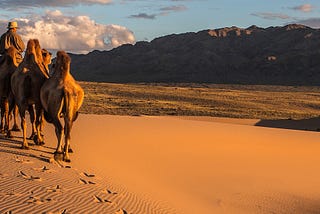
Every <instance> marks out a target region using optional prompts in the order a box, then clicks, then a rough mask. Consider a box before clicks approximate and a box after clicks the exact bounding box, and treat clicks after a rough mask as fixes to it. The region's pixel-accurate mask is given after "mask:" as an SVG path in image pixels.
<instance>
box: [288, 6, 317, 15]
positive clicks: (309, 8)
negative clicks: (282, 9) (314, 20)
mask: <svg viewBox="0 0 320 214" xmlns="http://www.w3.org/2000/svg"><path fill="white" fill-rule="evenodd" d="M291 9H293V10H298V11H301V12H305V13H308V12H311V11H312V10H313V9H314V6H313V5H311V4H303V5H299V6H296V7H292V8H291Z"/></svg>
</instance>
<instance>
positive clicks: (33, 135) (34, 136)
mask: <svg viewBox="0 0 320 214" xmlns="http://www.w3.org/2000/svg"><path fill="white" fill-rule="evenodd" d="M36 137H37V135H35V134H31V135H30V137H28V138H27V139H28V140H33V141H34V142H35V140H36V139H35V138H36Z"/></svg>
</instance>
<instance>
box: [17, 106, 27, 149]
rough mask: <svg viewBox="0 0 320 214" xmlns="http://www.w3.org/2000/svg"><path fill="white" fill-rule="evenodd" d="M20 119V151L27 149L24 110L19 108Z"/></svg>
mask: <svg viewBox="0 0 320 214" xmlns="http://www.w3.org/2000/svg"><path fill="white" fill-rule="evenodd" d="M19 112H20V118H21V128H22V132H23V141H22V146H21V148H22V149H29V145H28V141H27V124H26V111H25V109H22V108H19Z"/></svg>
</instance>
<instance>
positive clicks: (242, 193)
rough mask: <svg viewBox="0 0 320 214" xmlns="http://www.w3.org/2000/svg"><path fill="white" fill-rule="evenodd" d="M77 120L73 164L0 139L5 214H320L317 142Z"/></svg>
mask: <svg viewBox="0 0 320 214" xmlns="http://www.w3.org/2000/svg"><path fill="white" fill-rule="evenodd" d="M254 124H255V121H242V122H241V121H238V120H235V121H233V122H232V121H230V120H228V122H226V121H223V120H213V121H212V120H210V121H208V120H207V119H199V118H198V119H197V120H195V118H189V119H188V120H186V119H182V118H175V117H129V116H107V115H106V116H98V115H80V117H79V119H78V121H77V122H76V123H75V125H74V129H73V132H72V140H71V144H72V147H73V149H74V151H75V153H74V154H72V155H71V159H72V161H73V162H72V163H71V164H63V165H60V164H57V163H49V162H48V160H49V159H50V158H51V157H52V152H53V151H54V147H55V142H56V140H55V136H54V129H53V127H52V126H51V125H48V126H46V128H45V133H46V142H47V144H46V146H45V147H39V146H32V149H31V150H29V151H24V150H20V149H18V147H19V146H20V145H19V141H20V140H21V139H20V138H19V136H20V135H21V133H15V135H16V136H17V137H16V138H14V139H10V140H7V139H3V138H2V139H0V160H1V163H2V164H1V165H0V182H1V183H0V213H6V212H9V211H12V213H119V214H120V213H186V214H191V213H202V214H203V213H208V214H209V213H320V182H319V180H320V172H319V170H318V169H319V163H320V156H319V155H318V154H319V151H320V133H317V132H306V131H296V130H285V129H270V128H264V127H255V126H254Z"/></svg>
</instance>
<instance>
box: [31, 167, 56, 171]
mask: <svg viewBox="0 0 320 214" xmlns="http://www.w3.org/2000/svg"><path fill="white" fill-rule="evenodd" d="M33 170H35V171H38V172H53V171H54V170H52V169H49V168H48V167H47V166H44V167H42V168H33Z"/></svg>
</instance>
